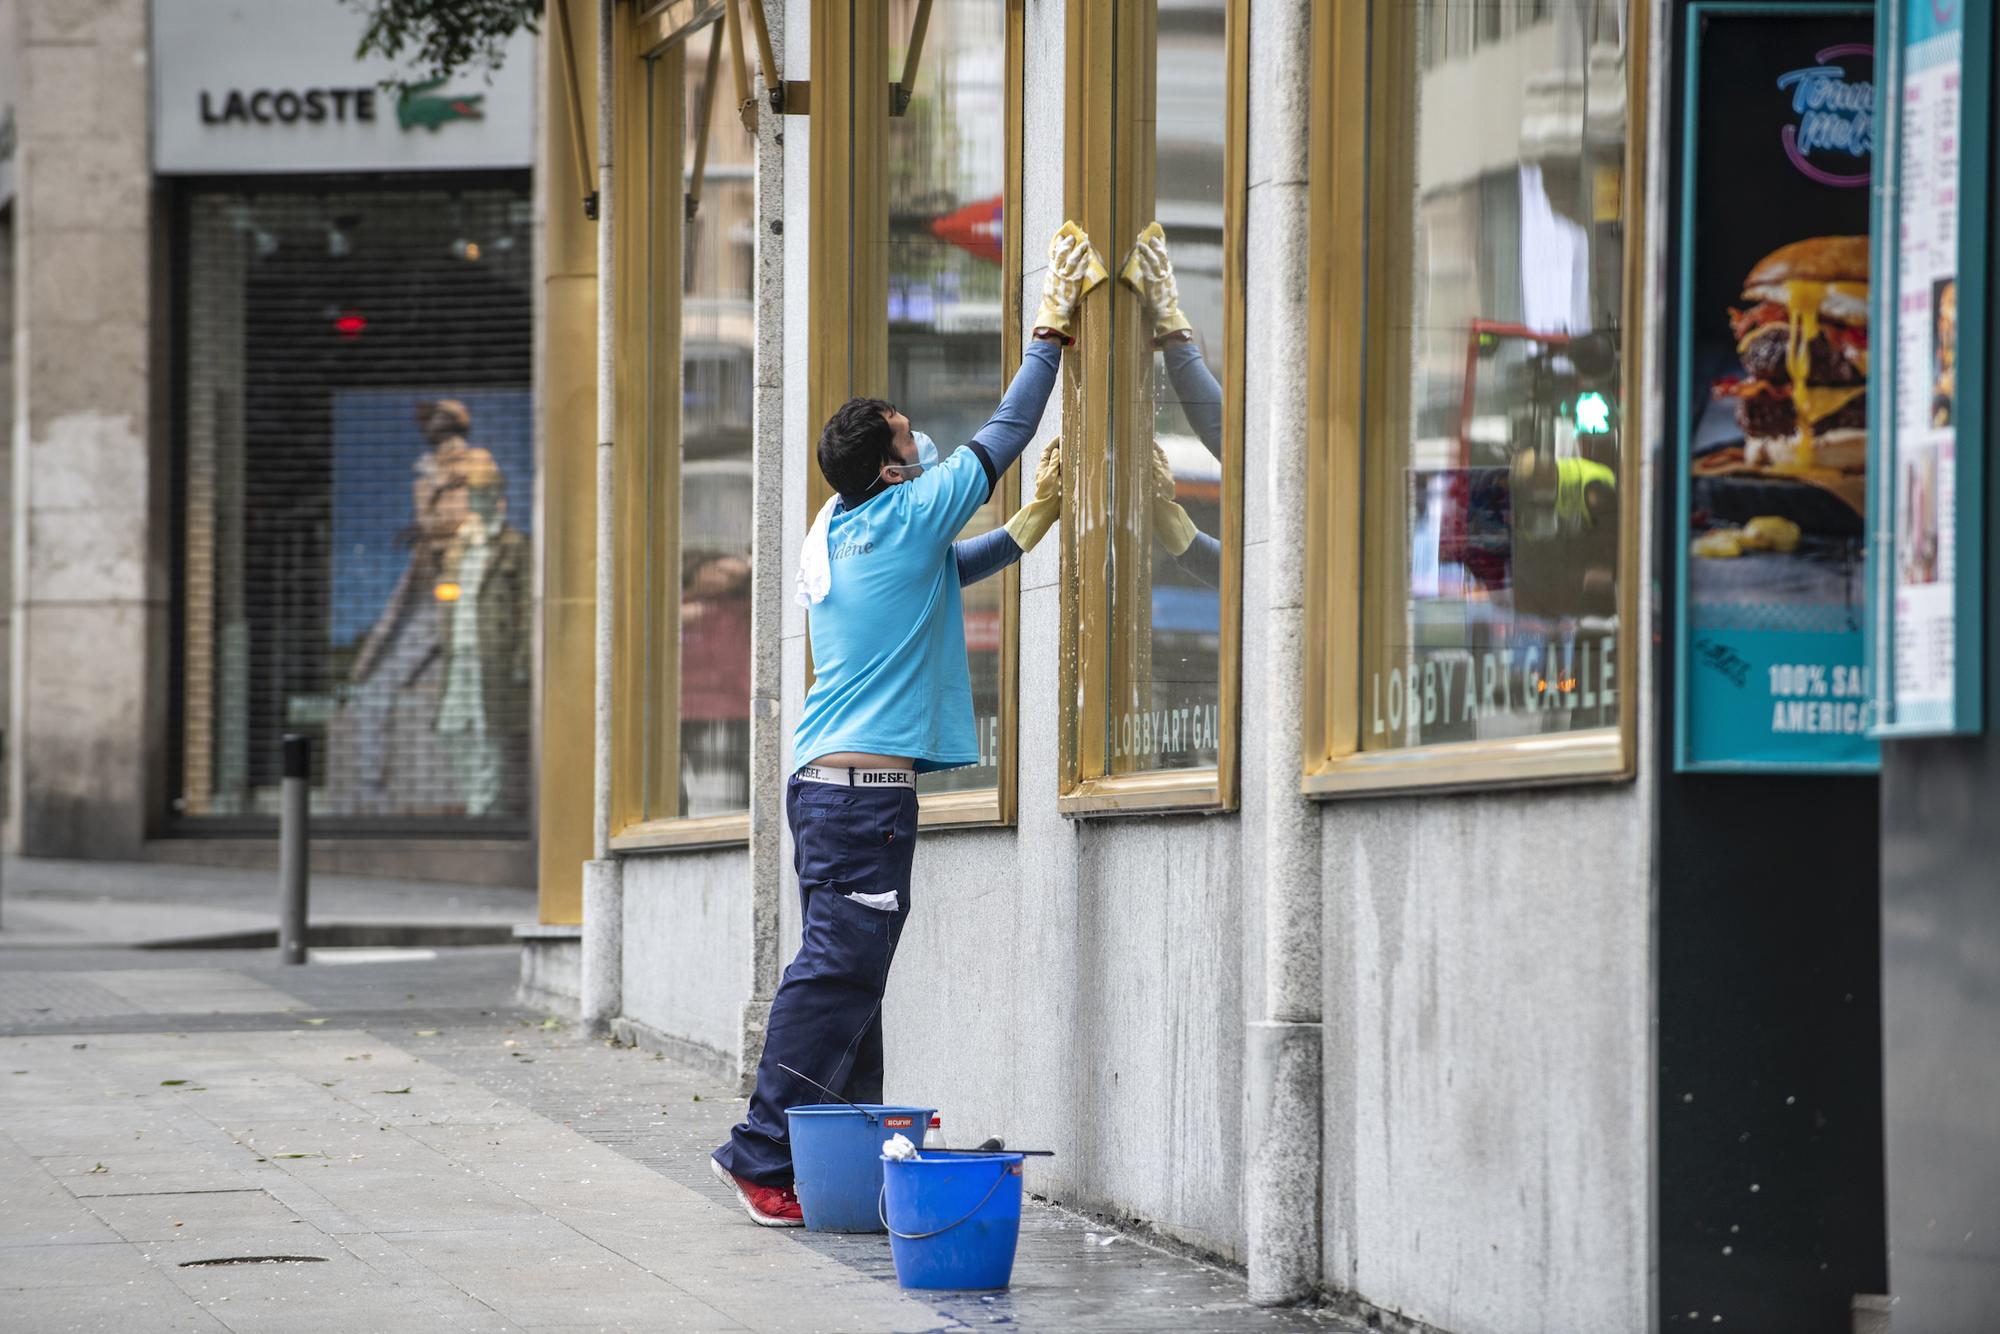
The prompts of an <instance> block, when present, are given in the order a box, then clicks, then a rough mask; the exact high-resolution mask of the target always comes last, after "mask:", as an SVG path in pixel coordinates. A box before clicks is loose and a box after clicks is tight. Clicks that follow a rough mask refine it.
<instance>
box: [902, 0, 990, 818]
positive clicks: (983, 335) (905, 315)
mask: <svg viewBox="0 0 2000 1334" xmlns="http://www.w3.org/2000/svg"><path fill="white" fill-rule="evenodd" d="M917 7H918V6H917V3H916V0H895V2H894V3H892V4H891V5H890V6H889V32H890V34H891V50H890V61H889V66H890V69H891V70H892V71H894V72H895V73H896V74H897V75H900V74H901V72H902V70H903V67H904V60H905V56H906V48H907V44H908V41H909V37H910V31H911V24H912V21H913V20H914V19H915V17H916V11H917ZM1005 13H1006V7H1005V5H1004V4H1003V3H1002V0H936V3H934V4H933V5H932V6H931V13H930V26H929V29H928V33H927V35H926V37H925V39H924V45H923V51H922V59H921V61H920V63H919V66H918V70H917V78H916V81H915V84H914V86H913V87H912V89H911V97H910V102H909V106H908V107H907V108H906V109H905V110H904V112H903V114H902V115H900V116H895V117H892V118H891V119H890V121H889V153H888V177H889V238H888V242H889V254H888V258H889V262H888V275H889V291H888V323H889V383H888V389H887V395H886V396H887V398H888V399H889V401H890V402H892V403H894V404H896V405H897V406H898V407H899V408H901V409H902V410H903V411H904V412H905V413H906V414H907V415H908V416H909V418H910V421H911V422H912V424H913V425H914V426H915V427H916V429H918V430H920V431H924V432H926V433H927V434H929V435H930V436H931V437H932V438H933V439H934V440H936V442H937V447H938V450H939V453H940V454H941V455H945V456H949V455H950V453H951V451H952V450H954V449H956V448H957V447H958V446H960V445H963V444H965V443H967V442H968V441H970V440H971V439H972V437H973V433H974V432H976V431H977V430H978V429H979V428H980V426H982V425H983V424H985V421H986V419H987V418H988V417H989V416H991V415H992V413H993V408H994V406H995V405H996V404H997V403H999V401H1000V396H1001V394H1002V393H1003V392H1005V390H1006V371H1007V367H1006V366H1005V364H1004V352H1003V346H1002V328H1003V326H1004V323H1005V318H1004V312H1005V310H1006V302H1005V300H1004V299H1003V295H1004V294H1003V292H1002V283H1001V279H1002V267H1001V261H1002V258H1003V244H1002V237H1003V235H1004V233H1003V231H1002V225H1001V224H1002V219H1001V212H1000V209H1001V200H1002V196H1003V194H1004V191H1005V185H1006V177H1005V166H1006V147H1007V140H1006V124H1007V122H1006V116H1005V103H1006V97H1005V74H1006V32H1005V24H1004V20H1005ZM1005 518H1006V515H1004V514H1002V513H1001V512H1000V501H999V498H998V493H997V492H996V493H995V498H994V499H992V500H989V501H988V502H987V504H986V505H985V506H984V507H983V508H982V509H981V510H980V511H979V513H978V514H976V515H974V516H973V519H972V521H971V522H970V523H969V524H967V525H966V528H965V532H964V533H963V534H961V536H965V537H971V536H974V535H976V534H978V533H983V532H985V531H987V530H988V529H990V528H993V527H994V526H995V525H997V524H999V523H1001V522H1002V521H1004V520H1005ZM1006 586H1007V585H1006V581H1005V580H1001V579H989V580H986V581H984V582H982V583H979V584H975V585H973V586H972V587H970V588H968V589H966V590H965V595H964V596H965V601H964V608H965V647H966V654H967V657H968V659H969V662H970V666H971V672H972V707H973V715H974V718H975V720H976V723H977V726H978V733H979V752H980V758H979V763H978V764H975V765H970V766H967V767H965V768H962V769H950V770H946V771H944V772H941V773H936V774H927V775H925V776H924V777H923V778H921V779H920V780H919V782H918V786H919V787H920V789H922V790H924V791H950V790H965V789H974V788H990V787H994V786H996V785H997V784H998V782H999V773H1000V770H999V763H1000V760H999V746H1000V687H1001V668H1002V662H1003V658H1002V651H1001V645H1002V635H1001V627H1002V596H1003V593H1004V590H1005V589H1006Z"/></svg>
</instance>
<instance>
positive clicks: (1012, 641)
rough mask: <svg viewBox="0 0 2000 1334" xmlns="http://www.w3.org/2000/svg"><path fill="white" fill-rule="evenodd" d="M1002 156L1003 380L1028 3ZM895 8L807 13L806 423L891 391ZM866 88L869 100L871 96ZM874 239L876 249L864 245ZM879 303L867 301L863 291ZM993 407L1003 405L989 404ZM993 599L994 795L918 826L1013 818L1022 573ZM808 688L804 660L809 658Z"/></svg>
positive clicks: (954, 795)
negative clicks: (891, 14) (996, 692)
mask: <svg viewBox="0 0 2000 1334" xmlns="http://www.w3.org/2000/svg"><path fill="white" fill-rule="evenodd" d="M1005 3H1006V13H1005V19H1004V23H1005V29H1006V43H1007V49H1006V53H1005V67H1004V68H1005V73H1004V75H1003V78H1004V82H1005V88H1004V91H1003V96H1004V99H1005V100H1004V106H1003V111H1002V114H1003V116H1004V118H1005V120H1006V151H1005V156H1004V158H1003V166H1002V171H1003V173H1004V175H1005V180H1004V182H1003V185H1002V194H1001V218H1002V225H1003V229H1004V235H1003V236H1002V240H1001V253H1002V259H1001V280H1000V282H1001V292H1002V294H1003V295H1002V311H1003V313H1002V317H1001V342H1000V355H1001V361H1002V367H1003V370H1002V374H1003V375H1008V376H1011V375H1012V374H1013V372H1014V369H1015V367H1017V366H1019V365H1020V363H1021V349H1022V329H1021V320H1022V310H1021V59H1022V31H1023V22H1024V15H1025V0H1005ZM888 9H889V6H888V5H887V4H886V3H882V2H872V3H868V4H860V5H833V4H816V5H814V6H813V7H812V85H813V88H812V97H811V116H812V136H811V138H812V145H811V153H810V160H809V168H808V169H809V172H810V185H809V190H808V192H809V197H810V210H811V211H810V217H811V236H810V238H809V241H808V246H807V250H808V270H809V280H808V288H809V293H808V300H809V301H810V303H811V305H810V312H809V314H810V318H809V321H808V323H809V324H810V327H811V330H812V332H811V334H810V335H809V345H808V347H807V388H806V402H807V417H808V420H809V421H810V422H812V423H813V425H814V433H815V438H816V435H817V427H818V424H819V423H821V422H824V421H825V420H826V419H827V418H828V417H830V416H832V415H833V411H834V409H835V408H837V407H839V406H840V405H841V404H842V403H843V402H845V401H846V400H847V399H849V398H850V397H853V396H854V395H856V394H866V395H872V396H876V397H880V396H883V394H884V392H885V391H886V389H887V387H888V382H889V306H888V290H889V275H888V246H887V239H888V230H889V214H888V156H889V155H888V144H889V119H890V116H891V109H890V107H891V97H892V92H891V85H893V84H895V83H896V82H897V80H898V79H899V78H900V76H901V74H902V71H901V70H891V69H890V63H889V41H890V37H891V33H890V30H889V20H888ZM871 90H872V91H871ZM871 236H874V237H880V238H882V242H881V243H879V244H869V243H867V241H866V239H865V238H868V237H871ZM865 292H876V293H880V294H881V296H880V299H879V300H877V301H863V300H860V299H858V298H857V293H865ZM995 405H996V406H997V405H998V400H997V399H996V400H995ZM801 463H802V466H803V470H804V472H805V474H806V479H807V480H806V513H807V514H815V513H817V512H818V511H819V508H820V506H821V505H823V504H825V503H826V500H827V497H828V496H829V495H830V494H831V492H830V491H829V489H828V488H827V485H826V480H825V479H824V478H822V477H821V476H820V474H819V468H818V467H817V466H816V464H815V463H814V461H813V452H812V449H811V446H810V443H808V445H807V447H806V448H804V449H803V450H802V451H801ZM1020 474H1021V470H1020V469H1019V468H1018V467H1016V468H1010V469H1008V470H1007V472H1006V474H1005V475H1003V476H1002V477H1001V479H1000V484H999V485H998V486H997V487H996V488H994V492H993V497H994V499H996V500H998V501H999V507H1000V510H1001V512H1002V513H1003V515H1005V514H1011V513H1012V512H1013V511H1014V509H1015V507H1016V506H1018V505H1019V504H1020V496H1021V476H1020ZM997 577H998V578H999V579H1001V580H1002V581H1003V582H1002V584H1001V589H1000V741H999V756H998V759H999V763H998V769H999V775H998V782H997V784H996V785H995V786H993V787H988V788H975V789H971V790H968V791H964V792H925V793H921V794H919V796H918V798H917V812H918V814H917V822H918V825H919V827H921V828H925V829H939V828H954V827H958V828H963V827H990V826H995V825H1011V824H1013V823H1014V820H1015V812H1016V810H1017V804H1016V787H1017V783H1016V777H1017V769H1018V763H1017V761H1018V756H1019V753H1020V751H1019V746H1018V740H1019V732H1020V717H1019V715H1020V707H1019V696H1020V663H1021V653H1020V646H1021V625H1020V622H1021V567H1020V566H1019V564H1015V565H1012V566H1010V567H1008V568H1007V569H1006V570H1004V571H1002V572H1001V573H1000V574H999V575H998V576H997ZM806 656H807V672H808V680H810V672H811V658H812V650H811V645H810V637H808V646H807V650H806Z"/></svg>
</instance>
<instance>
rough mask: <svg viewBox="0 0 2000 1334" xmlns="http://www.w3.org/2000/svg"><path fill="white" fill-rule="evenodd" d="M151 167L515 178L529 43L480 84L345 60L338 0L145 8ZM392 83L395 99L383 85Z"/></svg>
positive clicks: (525, 153) (529, 129) (524, 133)
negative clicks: (149, 19) (477, 173)
mask: <svg viewBox="0 0 2000 1334" xmlns="http://www.w3.org/2000/svg"><path fill="white" fill-rule="evenodd" d="M152 5H153V25H152V34H153V125H154V135H153V154H154V167H155V170H157V171H159V172H161V173H163V174H177V175H234V174H243V173H259V172H270V173H287V174H290V173H300V172H351V171H426V170H447V171H448V170H456V169H463V168H482V169H519V168H526V167H528V166H529V165H530V164H531V163H532V162H533V161H534V102H535V85H534V68H535V51H534V39H533V37H532V36H529V35H526V34H523V35H522V36H521V37H520V38H519V39H517V40H516V41H514V42H513V43H511V44H510V45H509V46H508V48H507V51H506V58H505V60H504V61H503V62H502V64H501V67H500V69H499V71H498V72H497V73H495V74H494V75H493V76H492V77H491V78H490V79H488V78H486V77H485V76H484V74H483V73H482V72H480V71H467V72H463V73H460V74H458V75H455V76H453V77H452V78H451V79H449V80H445V79H425V80H422V81H419V82H414V83H412V82H408V81H409V80H410V79H411V77H412V71H411V70H410V69H407V68H402V67H398V66H396V65H393V64H391V63H389V62H387V61H383V60H380V59H376V58H372V57H371V58H370V59H367V60H356V59H355V58H354V55H353V52H354V49H355V47H356V45H357V44H358V43H359V42H360V39H361V30H362V27H363V26H364V24H365V22H366V19H365V17H364V15H363V14H362V12H361V11H360V10H358V9H356V8H354V7H353V6H351V5H347V4H343V3H341V2H340V0H152ZM398 84H400V85H402V87H401V91H400V92H399V91H397V89H396V85H398Z"/></svg>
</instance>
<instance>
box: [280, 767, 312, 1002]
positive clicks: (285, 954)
mask: <svg viewBox="0 0 2000 1334" xmlns="http://www.w3.org/2000/svg"><path fill="white" fill-rule="evenodd" d="M284 754H285V783H284V809H283V814H282V815H281V816H280V817H279V820H280V822H279V825H278V956H279V958H281V959H282V960H283V961H284V962H286V963H304V962H305V961H306V882H307V880H308V878H309V874H310V873H309V870H308V867H307V849H308V846H309V843H310V841H311V836H312V830H311V828H310V823H311V820H312V812H311V807H310V806H309V804H308V802H309V800H310V794H311V788H312V738H311V737H304V736H288V737H286V738H285V743H284Z"/></svg>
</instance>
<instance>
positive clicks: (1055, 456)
mask: <svg viewBox="0 0 2000 1334" xmlns="http://www.w3.org/2000/svg"><path fill="white" fill-rule="evenodd" d="M1061 515H1062V440H1061V439H1060V438H1058V439H1055V440H1051V441H1049V447H1048V448H1047V449H1045V450H1043V451H1042V461H1041V462H1040V463H1038V464H1036V465H1035V494H1034V496H1033V498H1032V499H1030V500H1029V501H1028V503H1027V504H1025V505H1023V506H1021V508H1020V509H1018V510H1016V511H1015V512H1014V517H1013V518H1011V519H1009V520H1007V534H1008V536H1010V537H1012V538H1013V539H1014V545H1015V546H1018V547H1019V548H1021V550H1023V551H1033V550H1034V549H1035V543H1037V542H1039V541H1041V540H1042V538H1043V537H1044V536H1046V535H1047V533H1048V531H1049V529H1050V528H1052V527H1054V526H1055V522H1056V519H1057V518H1059V517H1060V516H1061Z"/></svg>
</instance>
